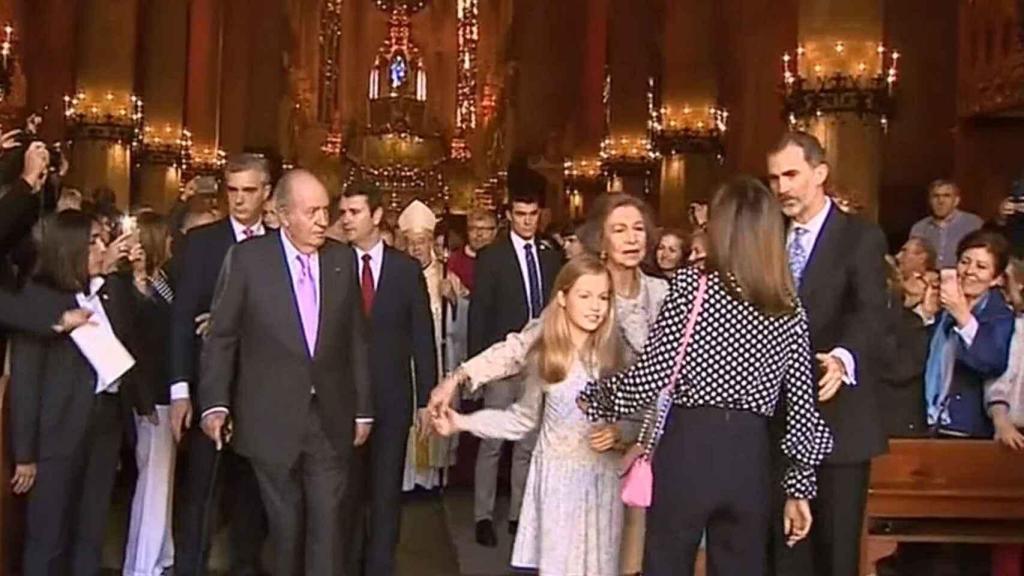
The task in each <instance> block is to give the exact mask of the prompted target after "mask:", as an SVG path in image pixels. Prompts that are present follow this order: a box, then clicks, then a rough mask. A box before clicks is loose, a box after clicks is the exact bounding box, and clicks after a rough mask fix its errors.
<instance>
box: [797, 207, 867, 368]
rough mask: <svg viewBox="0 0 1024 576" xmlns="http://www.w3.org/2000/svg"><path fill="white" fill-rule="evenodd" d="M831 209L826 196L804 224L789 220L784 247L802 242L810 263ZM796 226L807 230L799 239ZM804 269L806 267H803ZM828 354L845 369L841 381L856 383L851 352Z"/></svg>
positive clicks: (838, 349)
mask: <svg viewBox="0 0 1024 576" xmlns="http://www.w3.org/2000/svg"><path fill="white" fill-rule="evenodd" d="M830 210H832V200H830V199H829V198H828V197H826V198H825V206H823V207H822V208H821V210H819V211H818V213H817V214H815V215H814V216H813V217H811V219H810V220H808V221H807V223H806V224H798V223H797V222H796V221H791V222H790V224H789V232H788V233H787V234H786V249H787V252H789V251H790V250H789V247H790V246H791V245H792V243H793V242H800V243H801V244H803V248H804V254H807V263H808V264H810V262H811V256H812V255H813V253H814V245H815V244H816V243H817V242H818V237H819V236H821V229H822V228H823V227H824V226H825V220H827V219H828V215H829V211H830ZM796 228H803V229H804V230H807V233H806V234H804V235H803V236H802V237H800V238H799V239H798V238H797V236H796V234H794V233H793V231H794V230H795V229H796ZM804 270H805V271H806V268H805V269H804ZM828 354H829V356H833V357H835V358H836V359H838V360H839V361H840V362H842V363H843V368H844V369H845V370H846V376H845V377H843V382H845V383H846V384H849V385H851V386H853V385H856V384H857V360H856V359H855V358H854V357H853V354H852V353H851V352H850V351H849V350H847V349H846V348H840V347H836V348H833V349H832V350H831V351H830V352H829V353H828Z"/></svg>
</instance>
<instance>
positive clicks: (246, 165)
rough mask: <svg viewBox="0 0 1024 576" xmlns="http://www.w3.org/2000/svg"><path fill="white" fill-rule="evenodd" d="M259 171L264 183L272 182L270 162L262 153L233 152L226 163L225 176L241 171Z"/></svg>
mask: <svg viewBox="0 0 1024 576" xmlns="http://www.w3.org/2000/svg"><path fill="white" fill-rule="evenodd" d="M250 170H251V171H253V172H259V173H260V176H261V178H260V180H261V181H262V182H263V184H264V185H266V184H270V162H268V161H267V159H266V158H264V157H263V155H261V154H248V153H243V154H231V155H230V156H228V158H227V162H226V163H225V164H224V176H225V177H227V175H228V174H238V173H239V172H249V171H250Z"/></svg>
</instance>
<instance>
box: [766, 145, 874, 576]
mask: <svg viewBox="0 0 1024 576" xmlns="http://www.w3.org/2000/svg"><path fill="white" fill-rule="evenodd" d="M768 174H769V178H770V183H771V186H772V189H773V190H774V191H775V193H776V194H777V195H778V197H779V200H780V202H781V204H782V210H783V212H784V213H785V214H786V216H788V217H789V218H790V220H791V222H790V228H789V233H788V236H787V248H788V251H789V258H790V269H791V270H792V271H793V277H794V280H795V281H796V284H797V286H798V289H799V294H800V299H801V301H802V302H803V305H804V308H805V309H806V310H807V315H808V319H809V321H810V326H811V346H812V348H813V350H814V352H815V354H816V359H817V361H818V363H819V369H820V372H819V373H820V377H821V379H820V381H819V383H818V386H819V391H818V401H819V403H820V404H819V409H820V410H821V413H822V415H823V416H824V417H825V420H826V422H828V425H829V427H830V428H831V429H832V433H833V435H834V438H835V448H834V450H833V452H832V454H831V455H830V456H829V457H828V459H827V460H826V461H825V464H823V465H822V466H821V468H820V469H819V470H818V497H817V499H816V500H814V501H813V503H811V505H810V506H809V509H807V508H808V507H806V506H804V508H805V509H803V510H786V511H785V518H786V521H787V522H788V521H790V520H791V519H792V518H793V517H794V515H796V516H798V517H806V516H807V515H808V514H810V512H811V511H813V517H814V524H813V529H812V530H811V533H810V538H809V539H808V540H805V541H802V542H799V543H797V544H796V545H795V546H793V547H792V548H789V547H787V546H786V545H785V538H784V537H783V536H782V528H783V524H784V521H783V520H782V519H779V520H778V521H777V522H776V524H777V527H776V534H775V536H776V537H775V539H774V540H775V547H774V560H775V569H776V573H777V574H779V575H780V576H783V575H785V576H788V575H791V574H792V575H801V576H803V575H806V576H811V575H813V576H856V574H857V570H858V563H859V554H860V533H861V522H862V519H863V515H864V505H865V502H866V499H867V487H868V474H869V472H870V463H871V458H872V457H873V456H876V455H878V454H881V453H883V452H885V451H886V449H887V445H886V437H885V433H884V431H883V428H882V424H881V419H880V417H879V411H878V406H877V403H876V400H875V390H874V387H875V385H876V382H877V381H878V378H879V369H880V368H881V364H882V363H881V361H880V360H881V355H880V353H881V351H880V350H879V349H878V345H877V343H878V342H879V341H880V337H881V334H879V326H881V325H882V324H883V322H884V313H885V306H886V294H885V274H884V257H885V252H886V245H885V237H884V236H883V234H882V231H881V230H880V229H879V228H878V226H876V225H874V224H872V223H870V222H868V221H866V220H863V219H861V218H858V217H855V216H851V215H849V214H846V213H844V212H843V211H841V210H839V209H838V207H836V205H835V204H834V203H833V202H832V201H831V200H829V198H828V197H827V196H826V195H825V182H826V180H827V179H828V174H829V166H828V164H827V163H826V161H825V151H824V149H823V148H822V146H821V143H820V142H818V140H817V139H816V138H815V137H813V136H811V135H809V134H806V133H803V132H791V133H788V134H786V135H785V136H784V137H783V138H782V139H781V140H780V142H779V144H778V145H777V146H776V147H775V148H774V149H773V150H772V151H771V152H770V153H769V155H768Z"/></svg>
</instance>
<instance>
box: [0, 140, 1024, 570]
mask: <svg viewBox="0 0 1024 576" xmlns="http://www.w3.org/2000/svg"><path fill="white" fill-rule="evenodd" d="M2 144H3V148H4V155H5V156H11V155H17V157H18V162H15V163H9V164H8V163H5V164H4V165H5V166H7V165H10V166H16V168H12V169H10V170H9V171H11V174H8V175H4V176H3V177H4V184H3V192H0V194H2V195H0V249H2V250H3V252H2V254H0V256H2V257H3V258H4V266H3V268H2V276H3V281H4V285H5V288H4V289H3V290H0V323H2V324H3V325H4V327H5V328H6V329H9V330H10V333H9V337H10V344H11V345H10V350H9V357H10V374H11V381H10V388H9V394H10V402H11V406H12V409H11V424H10V428H9V429H8V430H7V431H6V433H7V434H8V435H9V438H10V440H11V445H12V447H13V455H14V461H15V469H14V471H13V475H12V478H11V488H12V490H13V492H14V493H15V494H18V495H21V497H23V498H24V499H25V501H26V526H25V531H24V532H25V539H24V546H23V553H22V554H21V555H20V556H21V566H22V569H21V573H22V574H25V575H26V576H34V575H50V574H71V575H80V576H94V575H95V574H97V573H98V571H99V568H100V562H101V550H102V549H103V544H104V539H105V536H106V533H107V532H106V529H107V524H108V516H109V511H110V504H111V497H112V492H113V488H114V484H115V479H116V476H117V474H118V473H119V471H121V472H124V471H125V470H127V469H129V468H134V470H135V471H136V480H135V486H134V491H133V496H132V506H131V517H130V527H129V532H128V534H129V535H128V541H127V545H126V549H125V551H124V562H123V573H124V574H125V575H126V576H159V575H161V574H165V573H167V572H168V571H169V570H171V569H173V571H174V574H177V575H179V576H180V575H193V574H195V575H199V574H205V573H206V570H207V564H208V563H209V551H210V542H211V534H212V533H213V532H214V531H215V529H216V525H217V522H216V516H218V514H216V513H215V512H214V510H215V509H217V508H219V507H223V508H224V509H225V510H226V514H225V517H226V519H227V524H228V529H229V530H230V538H229V542H230V544H229V548H230V550H229V557H230V562H231V573H232V574H241V575H252V574H262V573H271V574H274V575H278V576H293V575H298V574H309V575H317V576H319V575H326V574H352V575H354V574H367V575H373V576H378V575H384V576H387V575H391V574H395V573H396V564H395V555H396V549H397V546H398V543H399V533H400V530H399V526H400V520H401V516H402V503H403V492H407V491H410V490H417V489H418V490H433V489H436V488H438V487H442V486H444V485H446V484H447V482H448V481H449V475H450V474H449V471H450V470H451V467H452V466H453V465H454V464H455V457H456V454H457V453H458V450H457V445H458V439H459V435H460V434H461V433H468V434H472V435H475V436H478V437H480V438H481V439H482V440H481V442H480V444H479V448H478V450H477V453H476V459H475V472H474V496H475V497H474V520H475V526H474V536H475V540H476V542H477V543H478V544H479V545H480V546H484V547H494V546H496V544H497V541H498V537H497V533H496V526H495V518H496V516H495V500H496V493H497V492H498V486H497V485H498V479H499V474H498V469H499V460H500V456H501V454H502V448H503V444H504V443H505V442H513V443H514V447H513V450H512V452H513V455H512V468H511V474H510V479H509V480H510V492H511V502H510V505H509V515H508V518H509V523H508V526H507V529H508V531H509V532H510V533H511V534H513V535H514V537H515V543H514V548H513V552H512V558H511V560H510V563H511V565H512V566H513V567H514V568H517V569H522V570H532V571H536V572H538V573H540V574H542V575H545V576H547V575H551V576H618V575H622V574H641V573H642V574H645V575H650V576H661V575H674V574H692V573H693V566H694V562H695V559H696V557H697V553H698V550H699V549H700V548H701V547H704V548H706V551H707V557H708V571H709V572H708V573H709V574H710V575H712V576H723V575H736V574H744V575H748V574H749V575H756V574H775V575H778V576H788V575H806V576H812V575H813V576H819V575H821V576H825V575H828V576H847V575H848V576H853V575H855V574H857V571H858V565H859V558H860V537H861V523H862V518H863V512H864V507H865V502H866V497H867V486H868V478H869V474H870V462H871V459H872V458H873V457H874V456H877V455H879V454H882V453H884V452H885V450H886V442H887V438H892V437H908V436H920V437H934V438H937V439H941V438H950V437H953V438H964V437H967V438H994V439H996V440H997V441H999V442H1000V443H1002V444H1004V445H1005V446H1006V447H1007V448H1008V449H1009V450H1012V451H1021V450H1024V435H1022V433H1021V432H1022V428H1024V370H1022V366H1021V364H1022V355H1024V292H1022V289H1024V260H1022V259H1021V258H1020V255H1021V251H1022V249H1024V246H1020V245H1017V244H1016V243H1015V242H1016V239H1017V231H1018V230H1019V229H1020V228H1021V227H1022V225H1024V198H1018V197H1017V196H1016V195H1010V196H1009V197H1008V198H1007V199H1006V201H1005V202H1004V203H1003V204H1002V205H1001V206H1000V210H999V218H998V219H997V221H994V222H992V223H988V224H986V223H985V222H983V221H982V220H981V219H980V218H979V217H977V216H975V215H972V214H968V213H966V212H963V211H961V210H960V209H959V202H960V191H959V189H958V188H957V186H956V184H955V183H953V182H950V181H944V180H938V181H936V182H934V183H933V184H932V185H931V186H930V187H929V190H928V195H929V196H928V198H929V206H930V212H931V213H930V214H929V216H927V217H926V218H924V219H923V220H921V222H919V223H917V224H916V225H915V226H914V227H913V229H912V231H911V234H910V237H909V238H908V239H907V240H906V243H905V244H903V246H902V247H901V248H900V249H899V251H898V252H897V253H896V254H895V255H892V256H889V255H887V248H886V240H885V236H884V234H883V233H882V230H881V229H880V228H879V227H878V226H877V225H875V224H873V223H870V222H869V221H867V220H865V219H863V218H861V217H859V216H857V215H854V214H849V213H848V210H849V209H850V204H848V203H842V202H838V201H834V200H832V199H830V197H829V195H828V190H829V182H828V180H829V171H830V166H829V164H828V163H827V162H826V161H825V151H824V149H823V148H822V146H821V144H820V143H819V142H818V141H817V139H815V138H814V137H813V136H810V135H808V134H805V133H801V132H791V133H787V134H785V135H784V136H783V137H782V138H781V139H780V140H779V142H778V144H777V145H776V146H774V147H773V148H772V149H771V150H769V151H768V152H767V155H766V156H767V165H766V179H765V180H763V181H762V180H757V179H753V178H748V177H738V178H735V179H733V180H730V181H728V182H727V183H725V184H723V185H722V186H720V187H719V188H718V189H717V190H716V191H715V192H714V193H713V194H712V195H711V198H710V201H709V202H707V203H694V204H693V205H692V206H691V207H690V211H689V214H688V222H689V225H690V228H689V229H686V230H684V229H677V228H663V227H659V225H658V222H657V217H656V215H655V214H654V213H653V212H652V210H651V208H650V207H649V206H648V205H647V203H646V202H645V201H644V200H643V199H642V198H639V197H636V196H632V195H628V194H621V193H620V194H605V195H602V196H601V197H599V198H597V199H596V200H595V201H594V202H592V203H591V204H590V205H589V206H588V211H587V216H586V218H585V219H584V220H582V221H577V222H571V223H569V224H567V225H566V226H565V227H563V228H561V229H559V230H557V231H556V230H554V229H545V226H544V225H542V222H543V221H544V218H543V212H544V208H545V206H544V202H545V196H546V194H545V190H546V187H547V184H546V182H545V180H544V178H543V176H541V175H539V174H538V173H536V172H533V171H532V170H530V169H528V168H526V167H523V166H515V167H513V168H512V169H510V171H509V180H508V203H507V206H505V207H504V210H503V211H502V213H500V214H498V213H494V212H491V211H487V210H481V209H477V210H473V211H471V212H470V213H469V214H467V215H466V217H465V220H464V223H462V222H458V223H456V222H454V221H440V220H438V218H437V217H436V215H435V214H434V213H433V212H432V211H431V209H430V208H429V207H428V206H426V205H425V204H423V203H421V202H419V201H413V202H412V203H411V204H409V205H408V206H407V207H406V208H405V209H404V210H403V211H402V213H401V214H400V215H398V217H397V220H395V221H390V220H389V218H388V215H387V214H386V209H385V204H386V202H385V200H386V199H385V195H384V193H383V192H382V191H381V190H380V189H379V188H378V187H377V186H376V185H374V184H373V183H371V182H368V181H362V180H355V181H352V182H350V183H348V184H347V185H346V186H345V187H344V189H342V190H328V189H327V188H326V186H325V185H324V184H323V182H322V181H321V180H319V179H318V178H317V177H316V176H315V175H314V174H312V173H310V172H308V171H305V170H302V169H296V170H291V171H288V172H286V173H284V174H283V175H281V177H280V178H278V179H277V180H276V182H274V181H273V179H272V177H271V170H270V168H269V166H268V163H267V161H266V160H265V159H264V158H262V157H260V156H258V155H251V154H238V155H232V156H230V157H229V158H228V160H227V162H226V165H225V167H224V170H223V174H222V175H221V178H220V180H221V182H220V183H219V184H218V182H217V180H216V179H212V178H207V177H201V178H197V179H194V180H192V181H190V182H189V183H188V184H187V185H186V186H185V188H184V190H183V192H182V194H181V196H180V197H179V198H178V199H177V200H176V202H175V203H174V205H173V207H172V208H171V209H170V210H169V211H168V213H167V214H160V213H158V212H157V211H155V210H153V209H152V208H149V207H142V206H140V207H133V209H132V210H131V211H129V212H128V213H123V214H122V213H121V212H119V211H118V210H117V208H116V207H115V206H114V202H113V198H112V197H111V196H112V195H111V193H110V192H109V191H102V190H101V191H96V192H91V193H89V194H83V193H82V192H79V191H76V190H72V189H67V188H63V187H62V186H61V185H60V182H59V176H60V174H59V172H60V169H59V167H54V162H53V161H52V159H51V158H50V155H51V151H49V150H47V149H46V147H45V146H44V145H42V143H40V142H34V141H32V140H31V139H27V140H26V139H25V138H24V137H23V136H21V135H4V137H3V138H2ZM65 170H66V167H65ZM55 173H56V174H55ZM389 222H390V223H389ZM96 342H102V343H103V344H102V345H98V344H96ZM111 358H115V359H117V358H120V361H119V362H114V361H112V360H111ZM114 364H116V365H117V366H116V367H112V365H114ZM474 406H479V408H480V409H476V410H473V409H472V407H474ZM124 446H127V447H128V448H129V449H130V450H129V451H130V452H132V453H134V462H130V463H129V464H131V466H125V463H124V462H122V458H121V454H122V448H123V447H124ZM1007 457H1018V456H1016V455H1012V452H1009V451H1008V456H1007ZM645 462H646V463H649V465H650V468H649V469H650V470H651V471H652V473H653V483H652V484H650V488H651V492H650V505H649V506H627V505H626V503H625V502H624V494H625V493H624V492H623V489H622V483H623V480H622V475H623V472H624V471H626V470H627V469H628V470H629V478H631V479H632V478H634V474H633V472H634V471H635V470H643V469H644V468H643V466H642V465H643V463H645ZM176 470H180V473H178V472H176ZM176 477H179V480H178V481H177V482H176ZM220 500H223V503H222V504H220V503H218V502H219V501H220ZM172 526H176V527H177V529H176V530H175V529H172ZM175 536H177V538H175ZM266 541H269V543H270V547H271V551H272V553H271V554H270V556H269V557H270V562H269V563H267V564H266V565H264V564H263V561H262V560H263V559H262V549H263V547H264V544H265V542H266ZM982 556H983V557H984V558H981V557H982ZM941 562H948V563H952V565H955V566H956V567H955V568H954V571H953V572H951V573H955V574H972V573H973V572H970V571H969V570H974V569H978V570H981V571H979V572H978V573H979V574H982V573H985V574H987V573H991V574H993V575H995V576H1019V575H1020V574H1021V569H1022V557H1021V549H1020V548H1019V547H1014V546H996V547H993V548H992V549H988V548H984V549H981V550H980V551H979V549H977V548H975V549H972V550H970V551H968V552H966V553H957V552H955V551H954V552H951V553H949V554H947V555H946V557H942V555H941V554H936V553H935V551H934V550H932V549H922V548H921V547H920V546H901V547H900V549H899V550H898V551H897V553H896V554H894V555H893V556H891V557H889V558H886V559H885V560H884V561H883V562H882V563H880V565H879V573H880V574H915V575H916V574H930V573H936V574H938V573H940V572H939V571H938V570H940V569H941V565H940V564H939V563H941Z"/></svg>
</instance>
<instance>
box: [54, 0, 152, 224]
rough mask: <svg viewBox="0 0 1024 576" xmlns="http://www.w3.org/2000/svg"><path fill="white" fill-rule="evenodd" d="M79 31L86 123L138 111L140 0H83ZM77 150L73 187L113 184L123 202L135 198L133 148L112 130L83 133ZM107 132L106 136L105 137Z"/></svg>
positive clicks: (77, 66) (80, 79)
mask: <svg viewBox="0 0 1024 576" xmlns="http://www.w3.org/2000/svg"><path fill="white" fill-rule="evenodd" d="M75 24H77V35H76V39H75V40H76V42H75V45H76V54H75V56H76V61H75V72H76V87H77V91H78V93H79V94H81V95H84V99H82V100H80V104H79V109H80V110H83V111H85V112H86V116H87V119H86V122H87V123H88V124H90V125H95V124H94V120H95V119H96V118H97V115H98V116H104V117H109V118H117V119H118V121H122V120H123V119H124V118H125V117H126V116H128V115H131V113H132V103H131V101H130V98H131V97H132V95H133V94H134V90H135V70H136V67H135V58H136V40H137V24H138V1H137V0H80V1H79V2H78V12H77V19H76V21H75ZM78 134H79V135H78V137H76V139H75V143H74V146H73V147H72V150H71V154H70V157H71V172H69V174H68V176H67V182H68V184H69V185H70V186H74V187H77V188H80V189H82V191H83V192H87V191H89V190H93V189H95V188H97V187H101V186H108V187H110V188H111V189H113V190H114V193H115V194H116V196H117V203H118V206H120V207H121V208H127V207H128V205H129V204H130V202H131V200H132V199H131V198H130V189H131V166H132V147H131V142H130V139H129V140H125V139H121V140H117V139H114V138H112V137H110V131H105V130H101V131H93V130H86V131H81V130H80V131H79V132H78ZM101 134H102V135H101Z"/></svg>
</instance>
